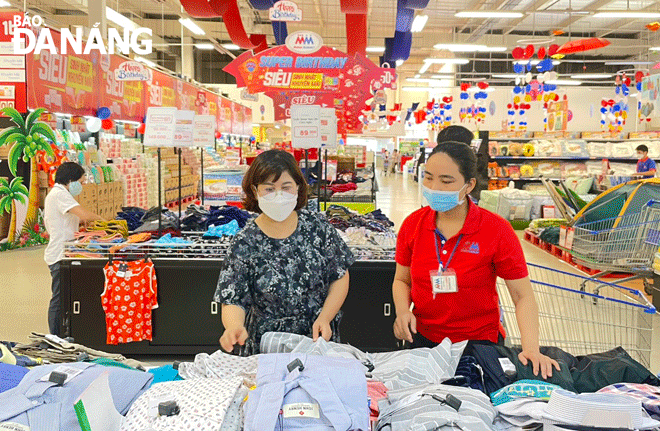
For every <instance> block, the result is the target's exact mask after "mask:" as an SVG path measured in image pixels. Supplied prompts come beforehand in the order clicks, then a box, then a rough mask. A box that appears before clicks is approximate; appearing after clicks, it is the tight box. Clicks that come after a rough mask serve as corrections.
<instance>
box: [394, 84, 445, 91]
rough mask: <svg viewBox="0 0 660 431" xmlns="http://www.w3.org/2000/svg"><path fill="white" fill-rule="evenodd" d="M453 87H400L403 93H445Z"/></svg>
mask: <svg viewBox="0 0 660 431" xmlns="http://www.w3.org/2000/svg"><path fill="white" fill-rule="evenodd" d="M452 87H453V86H452V85H450V86H447V87H402V88H401V89H402V90H403V91H447V90H450V89H451V88H452Z"/></svg>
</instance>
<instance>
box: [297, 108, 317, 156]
mask: <svg viewBox="0 0 660 431" xmlns="http://www.w3.org/2000/svg"><path fill="white" fill-rule="evenodd" d="M320 117H321V107H320V106H319V105H292V106H291V129H292V132H293V133H292V139H291V143H292V145H293V148H303V149H307V148H321V145H322V142H321V118H320Z"/></svg>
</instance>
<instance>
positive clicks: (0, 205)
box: [0, 177, 28, 213]
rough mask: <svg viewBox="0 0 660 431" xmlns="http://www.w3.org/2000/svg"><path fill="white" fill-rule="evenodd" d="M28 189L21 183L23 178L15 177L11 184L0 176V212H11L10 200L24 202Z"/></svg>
mask: <svg viewBox="0 0 660 431" xmlns="http://www.w3.org/2000/svg"><path fill="white" fill-rule="evenodd" d="M27 195H28V189H27V187H25V186H24V185H23V178H21V177H16V178H14V179H13V180H12V182H11V184H10V183H9V182H7V180H6V179H4V178H0V212H7V213H11V204H12V201H14V200H17V201H19V202H21V203H23V204H25V198H26V197H27Z"/></svg>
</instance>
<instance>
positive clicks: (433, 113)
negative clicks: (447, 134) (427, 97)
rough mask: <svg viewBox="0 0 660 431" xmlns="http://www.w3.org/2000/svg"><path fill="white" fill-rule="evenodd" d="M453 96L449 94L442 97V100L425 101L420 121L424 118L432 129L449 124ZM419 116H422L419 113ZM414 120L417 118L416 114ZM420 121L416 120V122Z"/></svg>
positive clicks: (438, 128)
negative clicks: (424, 108)
mask: <svg viewBox="0 0 660 431" xmlns="http://www.w3.org/2000/svg"><path fill="white" fill-rule="evenodd" d="M453 101H454V98H453V97H451V96H446V97H443V98H442V100H437V101H436V100H435V99H433V100H431V101H430V102H427V103H426V110H425V111H424V114H425V115H424V116H423V119H422V121H424V120H426V121H428V123H429V128H430V129H431V130H434V131H438V130H440V129H444V128H445V127H448V126H449V125H450V124H451V119H452V116H451V109H452V102H453ZM415 114H417V113H415ZM419 118H422V116H421V115H420V116H419ZM415 120H416V121H417V120H418V116H417V115H415ZM419 123H421V121H417V124H419Z"/></svg>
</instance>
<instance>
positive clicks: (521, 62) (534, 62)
mask: <svg viewBox="0 0 660 431" xmlns="http://www.w3.org/2000/svg"><path fill="white" fill-rule="evenodd" d="M540 62H541V60H531V61H530V60H520V61H516V64H520V65H522V66H527V65H528V64H529V63H532V66H536V65H538V64H539V63H540ZM552 64H553V65H554V66H559V65H560V64H561V61H559V60H552Z"/></svg>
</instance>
